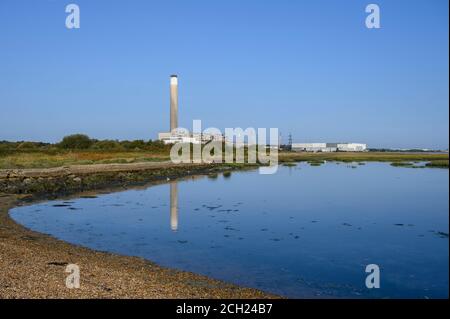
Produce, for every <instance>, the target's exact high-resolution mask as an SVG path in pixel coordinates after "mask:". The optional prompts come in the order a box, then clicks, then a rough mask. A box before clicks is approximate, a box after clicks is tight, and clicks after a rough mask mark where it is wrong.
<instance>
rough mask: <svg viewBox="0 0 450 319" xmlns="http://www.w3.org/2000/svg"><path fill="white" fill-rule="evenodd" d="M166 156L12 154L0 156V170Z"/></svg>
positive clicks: (88, 153) (150, 159)
mask: <svg viewBox="0 0 450 319" xmlns="http://www.w3.org/2000/svg"><path fill="white" fill-rule="evenodd" d="M168 159H169V157H168V156H167V155H166V154H161V153H150V152H142V151H139V152H95V151H78V152H77V151H72V152H63V153H57V154H49V153H44V152H30V153H14V154H9V155H3V156H0V169H9V168H50V167H58V166H66V165H75V164H77V165H85V164H110V163H139V162H148V161H166V160H168Z"/></svg>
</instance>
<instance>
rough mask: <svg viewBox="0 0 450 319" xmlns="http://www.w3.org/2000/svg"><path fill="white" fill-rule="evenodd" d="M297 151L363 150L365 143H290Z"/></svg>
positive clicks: (365, 148)
mask: <svg viewBox="0 0 450 319" xmlns="http://www.w3.org/2000/svg"><path fill="white" fill-rule="evenodd" d="M291 149H292V150H293V151H297V152H365V151H367V144H361V143H292V147H291Z"/></svg>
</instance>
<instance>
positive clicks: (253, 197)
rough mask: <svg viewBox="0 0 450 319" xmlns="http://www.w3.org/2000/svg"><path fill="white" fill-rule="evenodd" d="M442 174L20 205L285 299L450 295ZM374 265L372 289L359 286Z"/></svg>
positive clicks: (288, 172)
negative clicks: (375, 281) (377, 271)
mask: <svg viewBox="0 0 450 319" xmlns="http://www.w3.org/2000/svg"><path fill="white" fill-rule="evenodd" d="M448 210H449V173H448V170H444V169H429V168H403V167H402V168H399V167H392V166H390V165H389V164H385V163H367V164H366V165H351V164H343V163H341V164H338V163H327V164H325V165H322V166H320V167H315V166H310V165H309V164H307V163H302V164H298V165H297V166H296V167H280V168H279V170H278V172H277V173H276V174H274V175H259V174H258V171H257V170H255V171H250V172H234V173H233V174H232V175H231V176H230V177H226V176H222V175H219V176H218V177H211V176H210V177H195V178H189V179H184V180H180V181H172V182H170V183H168V184H164V185H157V186H152V187H149V188H146V189H133V190H126V191H122V192H118V193H111V194H104V195H99V196H98V197H97V198H79V199H73V200H66V201H63V200H57V201H50V202H45V203H39V204H34V205H31V206H22V207H17V208H14V209H12V210H11V212H10V214H11V216H12V218H13V219H14V220H16V221H17V222H19V223H21V224H23V225H24V226H26V227H28V228H30V229H32V230H35V231H39V232H42V233H46V234H50V235H53V236H54V237H56V238H59V239H62V240H65V241H67V242H70V243H74V244H79V245H82V246H86V247H89V248H93V249H97V250H103V251H109V252H114V253H119V254H123V255H132V256H141V257H144V258H148V259H149V260H152V261H154V262H156V263H158V264H160V265H162V266H168V267H173V268H177V269H181V270H187V271H192V272H196V273H200V274H204V275H208V276H211V277H213V278H216V279H222V280H226V281H228V282H232V283H236V284H240V285H244V286H249V287H254V288H258V289H262V290H265V291H268V292H273V293H277V294H281V295H283V296H287V297H298V298H301V297H313V298H315V297H323V296H325V297H328V296H332V297H352V298H353V297H355V298H379V297H388V298H399V297H406V298H448V267H449V246H448V230H449V215H448ZM369 264H376V265H378V266H379V268H380V285H381V287H380V288H379V289H368V288H367V287H366V285H365V280H366V276H367V275H368V274H367V273H366V272H365V268H366V265H369Z"/></svg>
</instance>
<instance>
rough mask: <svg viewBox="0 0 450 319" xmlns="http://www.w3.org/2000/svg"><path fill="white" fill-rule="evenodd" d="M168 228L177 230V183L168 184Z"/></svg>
mask: <svg viewBox="0 0 450 319" xmlns="http://www.w3.org/2000/svg"><path fill="white" fill-rule="evenodd" d="M170 228H171V229H172V231H177V230H178V183H177V182H171V183H170Z"/></svg>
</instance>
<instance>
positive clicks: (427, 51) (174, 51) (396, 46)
mask: <svg viewBox="0 0 450 319" xmlns="http://www.w3.org/2000/svg"><path fill="white" fill-rule="evenodd" d="M72 2H73V3H76V4H78V5H79V6H80V10H81V28H80V29H78V30H69V29H67V28H66V27H65V19H66V16H67V14H66V13H65V6H66V5H67V4H69V3H70V2H69V1H60V0H33V1H32V0H29V1H24V0H1V1H0V74H1V76H0V114H1V125H0V140H2V139H7V140H41V141H50V142H54V141H58V140H60V139H61V138H62V137H63V136H64V135H67V134H70V133H78V132H82V133H86V134H88V135H90V136H92V137H95V138H110V139H155V138H156V134H157V132H159V131H167V130H168V125H169V75H170V74H172V73H176V74H178V75H179V83H180V115H179V116H180V126H184V127H187V128H191V126H192V120H193V119H201V120H202V121H203V124H204V127H205V128H206V127H208V126H214V127H217V128H220V129H222V130H223V129H224V128H225V127H243V128H245V127H278V128H279V129H280V131H281V133H282V136H283V137H284V138H285V139H287V135H288V133H292V135H293V138H294V141H354V142H366V143H368V144H369V146H372V147H433V148H445V149H446V148H448V133H449V125H448V116H449V106H448V105H449V93H448V85H449V83H448V82H449V79H448V78H449V73H448V72H449V65H448V55H449V46H448V23H449V21H448V10H449V8H448V1H447V0H420V1H419V0H416V1H414V0H395V1H377V2H375V3H377V4H378V5H379V6H380V8H381V29H378V30H375V29H367V28H366V27H365V23H364V21H365V18H366V15H367V14H366V13H365V7H366V5H367V4H369V3H372V2H373V1H370V0H366V1H360V0H314V1H300V0H297V1H294V0H291V1H287V0H277V1H274V0H273V1H269V0H267V1H260V0H259V1H256V0H227V1H224V0H220V1H219V0H209V1H203V0H190V1H181V0H180V1H178V0H172V1H151V0H147V1H144V0H129V1H121V0H115V1H106V0H105V1H101V0H89V1H86V0H74V1H72Z"/></svg>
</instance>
